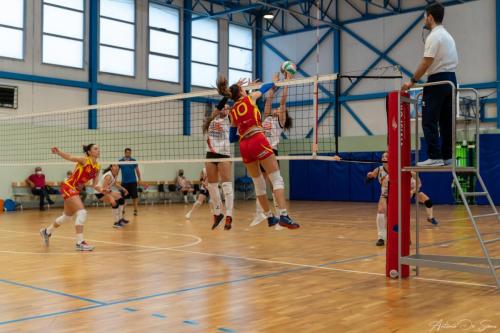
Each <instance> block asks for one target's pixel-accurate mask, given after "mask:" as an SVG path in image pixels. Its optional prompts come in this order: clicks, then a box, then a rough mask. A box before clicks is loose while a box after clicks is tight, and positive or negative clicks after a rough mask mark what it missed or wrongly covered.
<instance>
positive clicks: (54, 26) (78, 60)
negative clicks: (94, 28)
mask: <svg viewBox="0 0 500 333" xmlns="http://www.w3.org/2000/svg"><path fill="white" fill-rule="evenodd" d="M84 22H85V9H84V1H83V0H71V1H70V0H44V1H43V37H42V38H43V39H42V43H43V44H42V45H43V46H42V62H43V63H45V64H53V65H61V66H68V67H75V68H83V42H84V39H85V32H84V24H85V23H84Z"/></svg>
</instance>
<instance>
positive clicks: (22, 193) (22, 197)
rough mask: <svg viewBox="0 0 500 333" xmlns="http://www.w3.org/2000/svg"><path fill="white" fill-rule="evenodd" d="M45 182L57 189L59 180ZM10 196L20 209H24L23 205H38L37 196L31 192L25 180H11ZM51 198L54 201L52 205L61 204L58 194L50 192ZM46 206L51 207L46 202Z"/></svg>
mask: <svg viewBox="0 0 500 333" xmlns="http://www.w3.org/2000/svg"><path fill="white" fill-rule="evenodd" d="M46 184H47V186H49V187H51V188H53V189H55V190H59V187H60V183H59V182H46ZM12 198H13V200H14V202H15V203H16V206H17V207H19V208H20V209H21V210H23V209H24V206H25V205H26V206H27V207H29V208H35V207H38V203H39V199H38V196H36V195H34V194H33V193H32V192H31V187H30V186H29V185H28V184H27V183H26V182H25V181H21V182H12ZM51 199H52V200H53V201H54V202H55V204H54V205H52V206H62V199H60V196H59V195H58V194H52V195H51ZM46 206H47V207H48V208H50V207H51V205H49V204H46Z"/></svg>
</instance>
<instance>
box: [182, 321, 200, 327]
mask: <svg viewBox="0 0 500 333" xmlns="http://www.w3.org/2000/svg"><path fill="white" fill-rule="evenodd" d="M183 323H184V324H187V325H193V326H196V325H198V324H199V322H197V321H196V320H184V321H183Z"/></svg>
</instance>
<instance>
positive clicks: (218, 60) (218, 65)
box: [190, 18, 221, 88]
mask: <svg viewBox="0 0 500 333" xmlns="http://www.w3.org/2000/svg"><path fill="white" fill-rule="evenodd" d="M209 20H214V21H215V22H216V23H217V41H216V42H215V41H213V40H210V39H206V38H203V37H195V36H193V35H192V34H191V44H193V39H198V40H201V41H204V42H208V43H213V44H216V45H217V65H214V64H209V63H207V62H202V61H196V60H193V59H191V65H192V64H193V63H195V64H200V65H205V66H211V67H215V68H216V73H219V67H220V58H221V55H220V22H219V20H218V19H216V18H209ZM192 24H193V23H192V22H191V31H192ZM191 68H192V66H191ZM190 72H191V77H190V82H191V83H192V82H193V71H192V70H190ZM214 84H215V81H214ZM191 86H192V87H196V88H211V87H213V85H212V86H199V85H193V84H191Z"/></svg>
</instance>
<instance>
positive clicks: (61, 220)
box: [56, 214, 71, 225]
mask: <svg viewBox="0 0 500 333" xmlns="http://www.w3.org/2000/svg"><path fill="white" fill-rule="evenodd" d="M70 221H71V216H68V215H64V214H63V215H61V216H59V217H58V218H57V219H56V224H57V225H63V224H64V223H66V222H70Z"/></svg>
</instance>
